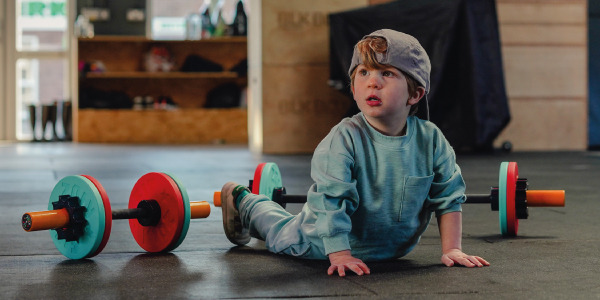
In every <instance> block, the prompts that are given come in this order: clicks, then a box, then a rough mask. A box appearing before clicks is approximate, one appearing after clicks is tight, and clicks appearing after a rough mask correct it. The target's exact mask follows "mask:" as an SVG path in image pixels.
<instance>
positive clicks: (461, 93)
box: [329, 0, 510, 151]
mask: <svg viewBox="0 0 600 300" xmlns="http://www.w3.org/2000/svg"><path fill="white" fill-rule="evenodd" d="M329 21H330V39H331V40H330V45H331V46H330V72H331V73H330V83H331V84H332V86H334V87H335V88H337V89H339V90H340V91H342V92H343V93H345V94H346V95H348V97H349V98H350V100H351V101H352V102H354V100H352V95H351V92H350V79H349V78H348V73H347V72H348V68H349V66H350V60H351V59H352V52H353V49H354V48H353V47H354V45H355V44H356V42H358V41H359V40H360V39H361V38H362V37H363V36H365V35H367V34H369V33H371V32H373V31H375V30H377V29H383V28H389V29H394V30H398V31H401V32H405V33H407V34H410V35H412V36H414V37H415V38H417V39H418V40H419V42H421V45H423V47H424V48H425V50H426V51H427V53H428V54H429V58H430V60H431V65H432V71H431V90H430V93H429V95H428V96H427V98H428V100H429V111H430V119H431V121H432V122H434V123H435V124H436V125H437V126H438V127H439V128H440V129H441V130H442V132H444V135H445V136H446V138H447V139H448V141H449V142H450V144H451V145H452V146H453V147H454V148H455V149H456V150H457V151H487V150H491V149H492V143H493V141H494V139H495V138H496V137H497V136H498V134H499V133H500V132H501V131H502V129H504V127H506V125H507V124H508V122H509V120H510V113H509V108H508V101H507V97H506V91H505V87H504V74H503V70H502V57H501V52H500V37H499V32H498V21H497V16H496V5H495V1H493V0H420V1H414V0H398V1H394V2H391V3H386V4H381V5H375V6H369V7H366V8H360V9H356V10H351V11H345V12H340V13H335V14H330V15H329ZM423 104H425V101H421V105H423ZM419 111H420V112H419V114H418V116H419V117H421V118H426V117H425V115H424V113H425V109H424V108H420V109H419ZM357 112H358V109H357V108H356V106H354V107H353V108H352V109H351V111H349V112H348V115H352V114H355V113H357Z"/></svg>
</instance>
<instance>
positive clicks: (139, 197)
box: [128, 173, 185, 252]
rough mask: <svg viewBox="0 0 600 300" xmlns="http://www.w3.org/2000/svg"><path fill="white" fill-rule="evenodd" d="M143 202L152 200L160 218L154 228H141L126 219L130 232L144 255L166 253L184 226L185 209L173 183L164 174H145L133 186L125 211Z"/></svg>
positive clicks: (175, 242) (134, 220) (136, 223)
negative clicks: (143, 251) (156, 205)
mask: <svg viewBox="0 0 600 300" xmlns="http://www.w3.org/2000/svg"><path fill="white" fill-rule="evenodd" d="M143 200H155V201H157V202H158V204H159V206H160V212H161V217H160V221H159V222H158V224H156V225H155V226H142V225H141V224H140V222H139V221H138V220H137V219H130V220H129V227H130V229H131V233H132V234H133V237H134V238H135V240H136V242H137V243H138V245H140V247H142V248H143V249H144V250H146V251H148V252H164V251H168V250H169V249H170V248H171V247H172V246H173V245H176V244H177V242H178V241H179V238H180V237H181V232H182V230H183V227H184V224H185V209H184V201H183V196H182V194H181V191H180V190H179V187H178V186H177V183H176V182H175V181H174V180H173V179H172V178H171V177H170V176H169V175H167V174H164V173H148V174H146V175H144V176H142V177H141V178H140V179H139V180H138V181H137V182H136V183H135V185H134V187H133V189H132V191H131V196H130V197H129V205H128V206H129V208H130V209H131V208H136V207H137V206H138V203H139V202H141V201H143Z"/></svg>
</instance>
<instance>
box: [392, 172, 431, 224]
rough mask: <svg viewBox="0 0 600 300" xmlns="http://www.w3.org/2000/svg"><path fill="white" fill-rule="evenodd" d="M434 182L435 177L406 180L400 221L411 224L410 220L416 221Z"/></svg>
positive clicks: (401, 202) (415, 177) (414, 177)
mask: <svg viewBox="0 0 600 300" xmlns="http://www.w3.org/2000/svg"><path fill="white" fill-rule="evenodd" d="M432 182H433V175H430V176H425V177H417V176H409V177H406V178H405V179H404V190H403V191H402V200H401V201H400V211H399V213H398V221H409V222H410V220H414V219H416V217H417V216H418V215H419V213H420V212H421V209H423V204H424V203H425V199H427V195H428V194H429V188H430V187H431V183H432Z"/></svg>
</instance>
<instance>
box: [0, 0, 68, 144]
mask: <svg viewBox="0 0 600 300" xmlns="http://www.w3.org/2000/svg"><path fill="white" fill-rule="evenodd" d="M71 2H72V1H70V0H7V1H4V6H3V8H2V9H3V11H2V16H3V18H4V24H6V25H5V27H4V30H3V32H2V33H1V34H2V37H3V38H2V41H3V42H2V43H3V44H2V45H0V47H2V49H1V50H0V53H1V52H3V53H1V54H3V56H2V57H3V58H4V59H3V62H2V64H3V66H2V69H3V70H4V72H3V74H2V78H0V80H1V81H2V83H1V86H2V87H3V89H2V90H3V91H4V92H3V94H2V113H3V116H2V117H3V118H2V119H3V122H2V125H0V126H2V136H0V138H1V139H5V140H22V141H27V140H54V139H57V138H58V137H59V136H62V137H64V136H65V127H64V126H62V124H60V125H59V124H58V123H59V122H58V121H59V120H61V117H62V114H61V112H62V111H61V110H62V105H63V104H65V103H67V102H68V100H69V98H70V84H69V82H70V67H69V58H70V48H71V47H70V44H71V39H70V37H71V34H70V28H71V27H72V26H69V24H70V18H69V12H70V9H69V5H70V3H71ZM57 125H59V126H57Z"/></svg>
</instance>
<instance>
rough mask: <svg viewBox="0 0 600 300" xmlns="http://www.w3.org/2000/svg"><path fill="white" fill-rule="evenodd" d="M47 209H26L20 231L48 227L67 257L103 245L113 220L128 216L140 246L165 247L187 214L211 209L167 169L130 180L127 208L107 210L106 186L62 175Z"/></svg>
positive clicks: (174, 242)
mask: <svg viewBox="0 0 600 300" xmlns="http://www.w3.org/2000/svg"><path fill="white" fill-rule="evenodd" d="M48 209H49V210H48V211H40V212H30V213H25V214H24V215H23V217H22V218H21V224H22V227H23V229H25V231H29V232H31V231H38V230H50V236H51V238H52V240H53V241H54V245H55V246H56V248H57V249H58V251H60V253H62V254H63V255H64V256H66V257H68V258H71V259H82V258H90V257H93V256H95V255H97V254H98V253H100V252H101V251H102V249H104V246H106V243H107V242H108V238H109V236H110V231H111V228H112V220H120V219H128V220H129V227H130V229H131V233H132V234H133V237H134V238H135V240H136V242H137V243H138V245H140V247H142V248H143V249H144V250H146V251H148V252H152V253H156V252H169V251H172V250H174V249H175V248H177V247H178V246H179V245H180V244H181V243H182V242H183V240H184V239H185V236H186V234H187V231H188V228H189V225H190V219H196V218H206V217H208V216H209V215H210V204H208V202H206V201H199V202H190V201H189V199H188V195H187V192H186V190H185V188H184V187H183V185H181V183H180V182H179V180H177V179H176V178H175V177H173V176H171V175H169V174H166V173H156V172H154V173H148V174H145V175H144V176H142V177H141V178H140V179H139V180H138V181H137V182H136V183H135V185H134V187H133V189H132V191H131V195H130V197H129V204H128V208H127V209H120V210H111V206H110V203H109V200H108V196H107V194H106V191H105V190H104V188H103V187H102V185H101V184H100V182H98V181H97V180H96V179H95V178H93V177H91V176H88V175H80V176H67V177H65V178H63V179H61V180H60V181H59V182H58V183H57V184H56V185H55V187H54V189H53V190H52V193H51V194H50V201H49V203H48Z"/></svg>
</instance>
